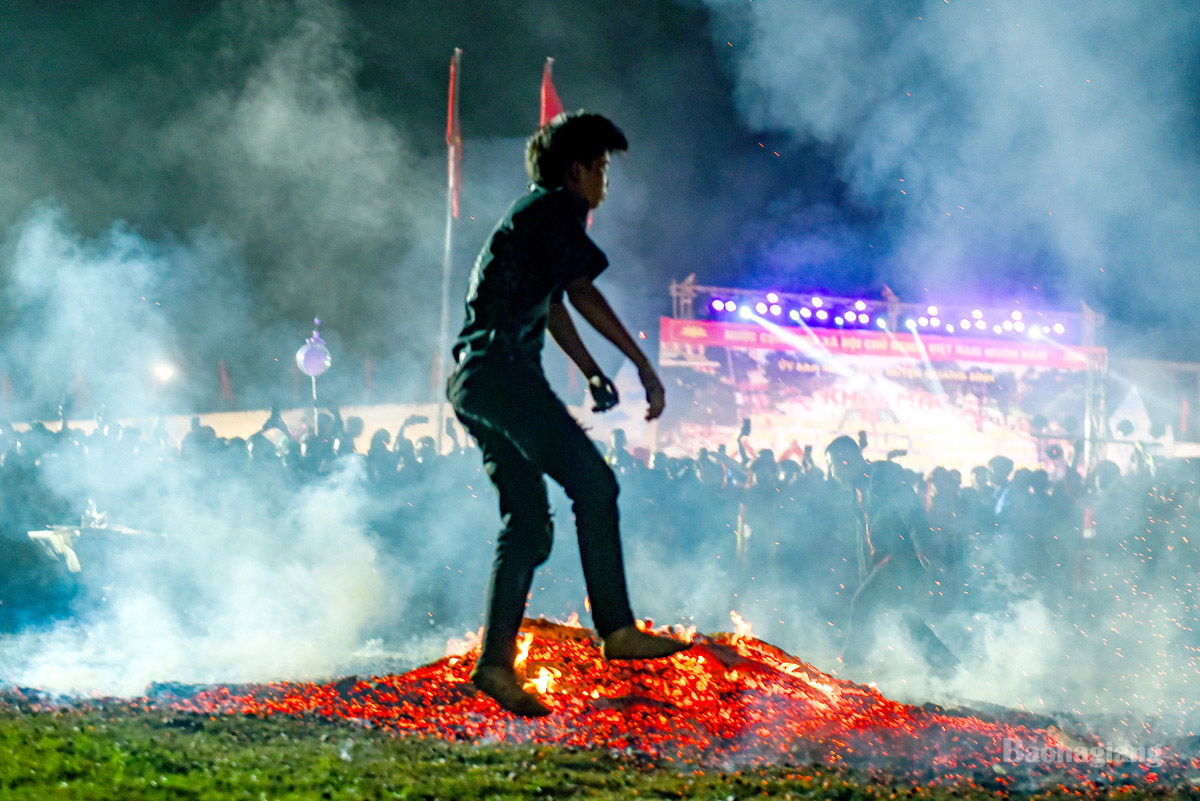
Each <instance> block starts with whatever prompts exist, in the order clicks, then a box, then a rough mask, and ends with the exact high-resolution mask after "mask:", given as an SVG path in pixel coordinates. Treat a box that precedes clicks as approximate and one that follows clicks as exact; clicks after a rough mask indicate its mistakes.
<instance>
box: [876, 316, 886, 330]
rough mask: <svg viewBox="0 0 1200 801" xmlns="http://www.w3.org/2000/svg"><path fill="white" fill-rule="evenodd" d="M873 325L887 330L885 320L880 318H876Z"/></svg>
mask: <svg viewBox="0 0 1200 801" xmlns="http://www.w3.org/2000/svg"><path fill="white" fill-rule="evenodd" d="M875 325H877V326H879V327H880V328H887V320H885V319H883V318H882V317H879V318H876V320H875Z"/></svg>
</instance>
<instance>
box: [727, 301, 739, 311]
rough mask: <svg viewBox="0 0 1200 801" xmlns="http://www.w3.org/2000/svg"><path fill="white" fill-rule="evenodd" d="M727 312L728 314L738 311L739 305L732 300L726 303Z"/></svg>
mask: <svg viewBox="0 0 1200 801" xmlns="http://www.w3.org/2000/svg"><path fill="white" fill-rule="evenodd" d="M725 311H727V312H731V311H737V304H736V303H734V302H733V301H732V300H727V301H725Z"/></svg>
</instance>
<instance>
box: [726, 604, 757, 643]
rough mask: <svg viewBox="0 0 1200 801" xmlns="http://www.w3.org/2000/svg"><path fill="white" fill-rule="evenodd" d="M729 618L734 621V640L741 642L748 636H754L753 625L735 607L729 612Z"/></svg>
mask: <svg viewBox="0 0 1200 801" xmlns="http://www.w3.org/2000/svg"><path fill="white" fill-rule="evenodd" d="M729 619H730V620H732V621H733V642H734V643H735V644H736V643H740V642H741V641H742V640H744V639H746V638H747V637H753V636H754V630H753V626H751V625H750V624H749V623H747V622H746V618H744V617H742V616H741V615H739V614H738V613H737V610H736V609H734V610H732V611H730V613H729Z"/></svg>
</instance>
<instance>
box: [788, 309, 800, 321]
mask: <svg viewBox="0 0 1200 801" xmlns="http://www.w3.org/2000/svg"><path fill="white" fill-rule="evenodd" d="M788 317H790V318H792V320H794V321H795V322H797V323H798V322H800V312H798V311H796V310H795V309H792V310H791V311H790V312H788Z"/></svg>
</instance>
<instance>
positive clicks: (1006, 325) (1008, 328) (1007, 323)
mask: <svg viewBox="0 0 1200 801" xmlns="http://www.w3.org/2000/svg"><path fill="white" fill-rule="evenodd" d="M1000 327H1001V328H1003V329H1004V330H1005V331H1011V330H1013V324H1012V320H1005V321H1004V322H1002V323H1000Z"/></svg>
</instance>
